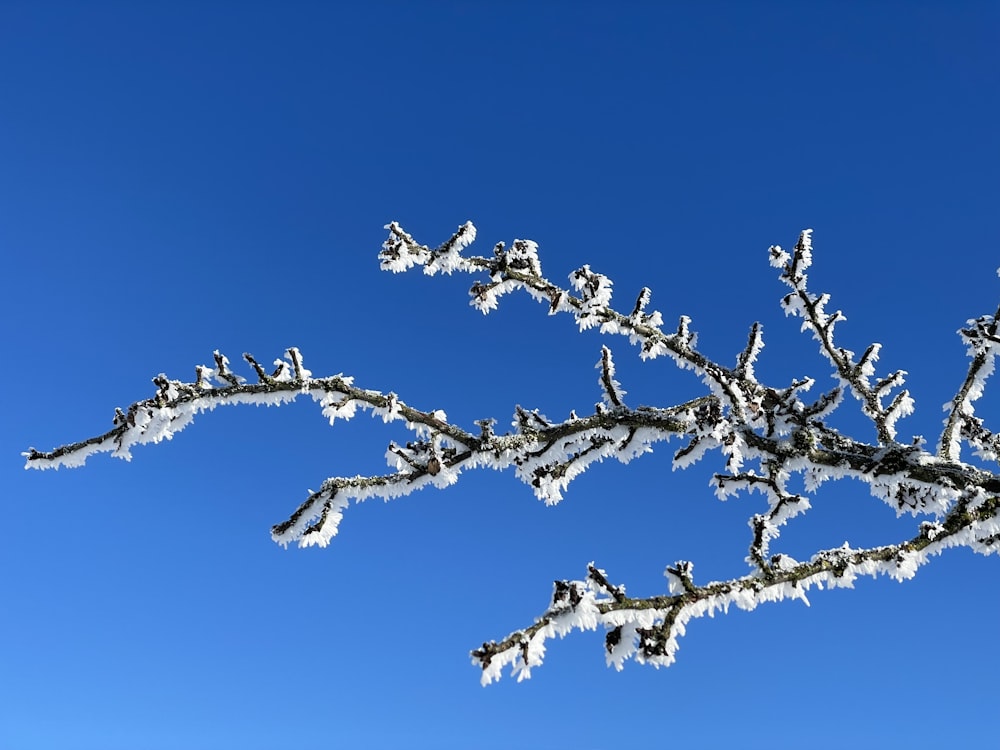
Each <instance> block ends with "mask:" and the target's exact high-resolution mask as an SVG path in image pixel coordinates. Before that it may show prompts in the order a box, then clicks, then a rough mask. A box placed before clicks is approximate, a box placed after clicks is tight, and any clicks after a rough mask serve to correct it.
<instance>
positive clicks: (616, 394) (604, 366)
mask: <svg viewBox="0 0 1000 750" xmlns="http://www.w3.org/2000/svg"><path fill="white" fill-rule="evenodd" d="M597 369H598V370H600V371H601V376H600V377H599V378H598V379H597V382H598V384H599V385H600V386H601V393H602V398H603V400H604V404H605V406H607V407H609V408H611V409H617V408H619V407H621V406H623V403H624V402H623V401H622V399H623V397H624V396H625V393H626V391H624V390H623V389H622V387H621V385H622V384H621V383H619V382H618V381H617V380H615V363H614V360H613V359H612V358H611V350H610V349H608V347H606V346H602V347H601V361H600V362H598V363H597Z"/></svg>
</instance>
